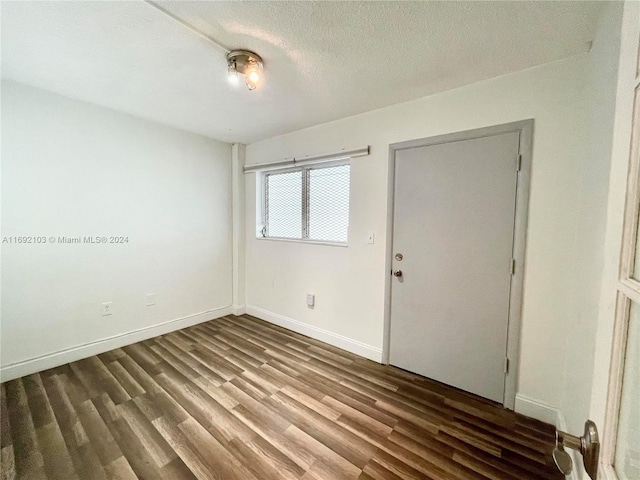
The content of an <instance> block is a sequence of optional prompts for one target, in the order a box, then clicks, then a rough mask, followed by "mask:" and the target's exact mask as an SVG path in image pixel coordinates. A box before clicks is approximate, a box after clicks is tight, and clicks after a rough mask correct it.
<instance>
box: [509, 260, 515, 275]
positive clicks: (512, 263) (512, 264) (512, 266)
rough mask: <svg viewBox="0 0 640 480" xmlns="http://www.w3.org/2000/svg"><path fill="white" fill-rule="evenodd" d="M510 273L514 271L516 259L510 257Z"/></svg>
mask: <svg viewBox="0 0 640 480" xmlns="http://www.w3.org/2000/svg"><path fill="white" fill-rule="evenodd" d="M510 273H511V275H513V274H514V273H516V259H515V258H512V259H511V272H510Z"/></svg>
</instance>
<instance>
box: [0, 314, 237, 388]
mask: <svg viewBox="0 0 640 480" xmlns="http://www.w3.org/2000/svg"><path fill="white" fill-rule="evenodd" d="M232 313H233V311H232V307H230V306H229V307H221V308H216V309H213V310H207V311H206V312H200V313H195V314H193V315H189V316H187V317H182V318H176V319H175V320H169V321H168V322H163V323H160V324H157V325H151V326H149V327H143V328H139V329H137V330H132V331H130V332H126V333H122V334H119V335H114V336H111V337H107V338H103V339H101V340H96V341H94V342H88V343H85V344H82V345H77V346H75V347H71V348H65V349H63V350H58V351H57V352H52V353H48V354H45V355H41V356H38V357H34V358H29V359H27V360H22V361H20V362H15V363H11V364H9V365H3V366H2V368H0V380H1V381H2V382H6V381H8V380H13V379H14V378H20V377H23V376H25V375H30V374H32V373H35V372H41V371H42V370H47V369H48V368H53V367H58V366H60V365H64V364H65V363H69V362H75V361H76V360H80V359H83V358H87V357H91V356H93V355H97V354H99V353H104V352H108V351H109V350H113V349H114V348H120V347H124V346H125V345H131V344H132V343H136V342H140V341H142V340H147V339H149V338H153V337H157V336H158V335H164V334H166V333H169V332H173V331H175V330H180V329H181V328H186V327H191V326H193V325H197V324H198V323H202V322H207V321H209V320H213V319H214V318H219V317H224V316H225V315H230V314H232Z"/></svg>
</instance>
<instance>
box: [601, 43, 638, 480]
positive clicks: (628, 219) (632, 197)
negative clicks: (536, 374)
mask: <svg viewBox="0 0 640 480" xmlns="http://www.w3.org/2000/svg"><path fill="white" fill-rule="evenodd" d="M636 58H637V61H638V63H637V65H636V78H635V81H634V82H633V96H632V98H633V102H634V105H633V114H632V115H633V117H632V124H631V132H632V133H631V141H630V152H629V170H628V176H627V189H626V194H625V195H626V196H625V212H624V226H623V230H622V245H621V249H620V264H619V275H618V282H617V289H616V290H617V292H616V308H615V319H614V325H613V338H612V343H611V359H610V364H609V384H608V389H607V402H606V411H605V420H604V429H603V435H602V438H603V444H602V452H601V457H600V474H599V478H602V479H604V480H618V479H619V477H618V474H617V472H616V469H615V456H616V446H617V441H618V426H619V425H618V419H619V416H620V404H621V400H622V384H623V379H624V378H623V377H624V367H625V356H626V347H627V338H628V331H629V320H630V309H631V304H632V303H636V304H638V305H639V306H640V278H634V273H633V271H634V264H635V263H636V260H638V259H636V246H637V243H638V236H637V235H638V224H639V222H638V219H639V215H640V42H639V44H638V46H637V52H636Z"/></svg>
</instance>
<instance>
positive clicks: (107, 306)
mask: <svg viewBox="0 0 640 480" xmlns="http://www.w3.org/2000/svg"><path fill="white" fill-rule="evenodd" d="M107 315H113V302H104V303H103V304H102V316H103V317H106V316H107Z"/></svg>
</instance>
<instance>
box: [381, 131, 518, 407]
mask: <svg viewBox="0 0 640 480" xmlns="http://www.w3.org/2000/svg"><path fill="white" fill-rule="evenodd" d="M518 150H519V133H518V132H509V133H503V134H498V135H492V136H486V137H481V138H475V139H470V140H462V141H456V142H451V143H443V144H438V145H432V146H426V147H418V148H411V149H406V150H399V151H397V152H396V157H395V188H394V223H393V255H394V258H393V260H392V262H393V263H392V266H393V270H394V271H398V270H400V271H401V272H402V275H401V276H400V277H394V278H393V279H392V287H391V317H390V323H391V325H390V340H389V347H390V350H389V362H390V363H391V364H392V365H396V366H398V367H401V368H404V369H406V370H409V371H412V372H415V373H419V374H421V375H424V376H426V377H429V378H432V379H434V380H438V381H440V382H443V383H446V384H448V385H452V386H454V387H458V388H460V389H463V390H466V391H468V392H472V393H475V394H477V395H480V396H482V397H485V398H488V399H491V400H494V401H496V402H500V403H502V402H503V398H504V388H505V358H506V351H507V333H508V332H507V327H508V321H509V298H510V289H511V278H512V271H511V265H512V256H513V241H514V219H515V211H516V188H517V158H518ZM398 254H400V255H401V256H402V260H398V258H400V257H399V256H398Z"/></svg>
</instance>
